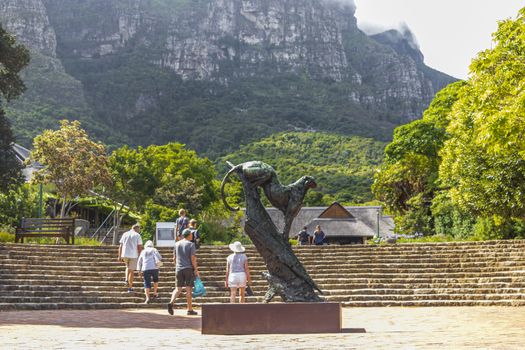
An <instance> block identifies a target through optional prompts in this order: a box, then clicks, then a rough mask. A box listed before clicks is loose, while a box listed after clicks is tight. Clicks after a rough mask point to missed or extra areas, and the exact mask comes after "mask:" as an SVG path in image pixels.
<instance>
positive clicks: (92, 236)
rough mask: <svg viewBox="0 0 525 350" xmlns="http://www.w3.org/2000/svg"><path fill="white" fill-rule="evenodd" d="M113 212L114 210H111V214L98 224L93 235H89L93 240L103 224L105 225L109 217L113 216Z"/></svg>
mask: <svg viewBox="0 0 525 350" xmlns="http://www.w3.org/2000/svg"><path fill="white" fill-rule="evenodd" d="M114 212H115V209H113V210H112V211H111V213H109V215H108V216H107V217H106V219H105V220H104V221H103V222H102V223H101V224H100V226H99V227H98V228H97V229H96V231H95V233H93V234H92V235H91V238H92V239H93V238H94V237H95V235H96V234H97V233H98V231H100V229H101V228H102V226H104V224H105V223H106V221H108V219H109V218H110V217H111V215H113V213H114Z"/></svg>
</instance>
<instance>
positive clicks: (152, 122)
mask: <svg viewBox="0 0 525 350" xmlns="http://www.w3.org/2000/svg"><path fill="white" fill-rule="evenodd" d="M350 3H351V2H339V1H324V0H264V1H240V0H219V1H211V0H194V1H185V0H141V1H139V0H118V1H107V0H67V1H65V0H0V21H1V22H2V24H3V25H4V27H6V29H7V30H9V31H11V32H12V33H14V34H15V35H16V36H17V38H18V40H19V41H20V42H22V43H24V44H26V45H27V46H28V47H29V48H30V50H31V56H32V62H31V64H30V66H29V67H28V69H27V70H26V71H25V72H24V74H23V78H24V80H25V82H26V85H27V88H28V89H27V91H26V93H25V95H23V96H22V97H21V98H20V99H19V100H17V101H15V102H13V103H12V104H11V105H10V108H9V110H8V116H9V118H10V120H11V121H12V123H13V129H14V133H15V136H16V137H17V140H18V142H20V143H22V144H23V145H25V146H30V144H31V141H32V139H33V137H34V136H35V135H37V134H39V133H40V132H41V131H42V130H43V129H45V128H55V129H56V128H57V127H58V120H60V119H64V118H66V119H77V120H81V121H82V122H83V126H84V127H85V128H86V129H87V130H88V131H89V132H90V134H91V135H93V136H94V137H96V138H97V139H99V140H101V141H103V142H104V143H105V144H106V145H108V146H109V148H110V149H113V148H114V147H117V146H121V145H124V144H127V145H130V146H137V145H143V146H146V145H149V144H166V143H168V142H173V141H175V142H182V143H185V144H187V145H188V146H189V147H191V148H193V149H195V150H196V151H197V152H199V154H203V155H207V156H209V157H211V158H216V157H217V156H220V155H224V154H227V153H228V152H231V151H234V150H236V149H237V148H238V146H239V145H241V144H247V143H249V142H252V141H256V140H259V139H261V138H264V137H267V136H269V135H271V134H273V133H275V132H282V131H298V130H302V131H304V130H310V131H311V130H316V131H328V132H332V131H334V130H337V132H338V133H340V134H343V135H360V136H366V137H372V138H375V139H378V140H389V139H390V138H391V134H392V130H393V129H394V127H395V126H397V125H400V124H404V123H406V122H409V121H411V120H414V119H417V118H419V117H420V116H421V113H422V111H423V110H424V109H425V108H426V107H427V105H428V103H429V102H430V101H431V99H432V98H433V96H434V95H435V93H436V92H437V91H439V90H440V89H441V88H442V87H444V86H445V85H447V84H448V83H449V82H452V81H453V80H454V79H453V78H452V77H450V76H447V75H446V74H443V73H440V72H437V71H434V70H432V69H430V68H429V67H427V66H425V64H424V62H423V55H422V53H421V52H420V51H419V49H418V48H417V46H415V45H414V43H413V38H412V36H411V35H407V34H406V33H397V32H394V33H397V34H394V35H392V33H390V34H389V35H383V36H381V35H378V36H374V37H369V36H367V35H366V34H364V33H363V32H362V31H361V30H359V28H358V27H357V24H356V18H355V16H354V13H355V8H354V6H352V5H349V4H350ZM345 4H346V5H345ZM407 47H411V48H412V49H411V50H407V49H406V48H407Z"/></svg>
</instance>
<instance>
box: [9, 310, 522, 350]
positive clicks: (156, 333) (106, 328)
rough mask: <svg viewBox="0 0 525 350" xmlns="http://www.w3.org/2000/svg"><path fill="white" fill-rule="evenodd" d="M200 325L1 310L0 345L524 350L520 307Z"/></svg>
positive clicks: (146, 316)
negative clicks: (266, 326) (318, 328)
mask: <svg viewBox="0 0 525 350" xmlns="http://www.w3.org/2000/svg"><path fill="white" fill-rule="evenodd" d="M198 311H199V315H200V310H198ZM311 322H314V323H315V322H316V320H314V319H313V320H311ZM200 326H201V318H200V316H186V315H185V311H184V310H175V315H174V316H170V315H168V313H167V312H166V310H163V309H162V310H161V309H141V310H138V309H137V310H87V311H74V310H73V311H68V310H62V311H60V310H57V311H54V310H53V311H18V312H17V311H13V312H0V348H1V349H93V348H96V349H166V348H168V349H169V348H173V349H175V348H176V349H524V348H525V307H435V308H400V307H384V308H344V309H343V331H342V332H341V333H337V334H277V335H245V336H217V335H201V333H200Z"/></svg>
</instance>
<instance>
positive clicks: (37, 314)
mask: <svg viewBox="0 0 525 350" xmlns="http://www.w3.org/2000/svg"><path fill="white" fill-rule="evenodd" d="M176 313H177V311H176ZM7 325H56V326H62V327H77V328H115V329H121V328H145V329H193V330H197V331H200V329H201V318H200V316H182V315H177V314H175V315H174V316H171V315H168V313H167V312H166V314H165V315H163V314H159V313H158V312H152V311H148V310H133V311H132V310H42V311H8V312H0V326H7Z"/></svg>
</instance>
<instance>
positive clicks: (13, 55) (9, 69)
mask: <svg viewBox="0 0 525 350" xmlns="http://www.w3.org/2000/svg"><path fill="white" fill-rule="evenodd" d="M28 63H29V51H28V50H27V49H26V48H25V47H24V46H23V45H20V44H17V43H16V40H15V38H14V37H13V36H12V35H11V34H9V33H8V32H6V31H5V30H4V28H3V27H2V25H1V24H0V95H2V96H3V97H4V98H5V99H6V100H8V101H9V100H11V99H12V98H15V97H18V96H19V95H20V94H21V93H22V92H24V90H25V86H24V82H23V81H22V79H21V78H20V76H19V73H20V71H21V70H22V69H23V68H24V67H25V66H27V65H28Z"/></svg>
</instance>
